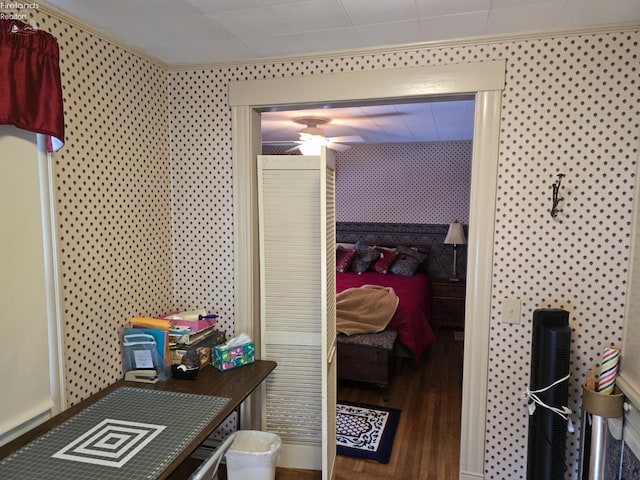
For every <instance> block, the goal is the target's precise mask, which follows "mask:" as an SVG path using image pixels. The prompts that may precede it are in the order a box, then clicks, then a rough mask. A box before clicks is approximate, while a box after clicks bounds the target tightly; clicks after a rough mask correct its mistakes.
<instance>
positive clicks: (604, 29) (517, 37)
mask: <svg viewBox="0 0 640 480" xmlns="http://www.w3.org/2000/svg"><path fill="white" fill-rule="evenodd" d="M627 31H640V22H629V23H622V24H610V25H602V26H592V27H581V28H574V29H563V30H544V31H532V32H526V33H516V34H513V33H510V34H500V35H480V36H476V37H463V38H454V39H446V40H433V41H429V42H416V43H406V44H398V45H389V46H384V47H365V48H358V49H349V50H333V51H326V52H319V53H306V54H298V55H287V56H281V57H257V58H251V59H246V60H244V59H243V60H229V61H224V62H208V63H189V64H178V63H173V64H169V65H168V70H169V71H170V72H171V71H186V70H202V69H208V68H233V67H245V66H249V65H251V66H254V65H266V64H283V63H291V62H298V61H310V60H328V59H336V58H346V57H356V56H358V57H362V56H373V55H384V54H395V53H403V52H406V51H418V50H429V49H434V48H447V47H462V46H474V45H487V44H494V43H511V42H518V41H524V40H539V39H544V38H557V37H573V36H580V35H597V34H605V33H620V32H627Z"/></svg>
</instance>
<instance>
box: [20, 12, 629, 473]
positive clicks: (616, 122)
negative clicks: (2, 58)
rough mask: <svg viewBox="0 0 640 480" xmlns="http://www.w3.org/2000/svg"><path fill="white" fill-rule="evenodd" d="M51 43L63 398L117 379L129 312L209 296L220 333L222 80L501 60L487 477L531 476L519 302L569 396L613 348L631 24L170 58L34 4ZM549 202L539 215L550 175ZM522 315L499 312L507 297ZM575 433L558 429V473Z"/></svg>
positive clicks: (624, 247) (621, 286)
mask: <svg viewBox="0 0 640 480" xmlns="http://www.w3.org/2000/svg"><path fill="white" fill-rule="evenodd" d="M31 15H32V17H33V20H34V22H35V23H36V24H37V26H38V28H43V29H46V30H47V31H50V32H51V33H52V34H53V35H54V36H56V38H57V39H58V42H59V44H60V50H61V68H62V76H63V89H64V92H63V93H64V101H65V121H66V129H67V141H66V145H65V147H64V148H63V150H62V151H61V152H59V153H57V154H54V156H53V169H54V176H55V204H56V209H57V213H56V215H57V217H56V226H57V229H58V248H59V254H60V268H61V271H60V276H61V288H62V291H61V296H62V314H63V319H62V320H63V336H64V348H65V375H66V379H67V385H66V396H67V399H68V400H69V402H70V403H75V402H77V401H78V400H80V399H81V398H85V397H87V396H88V395H90V394H91V393H93V392H95V391H96V390H98V389H99V388H100V387H102V386H104V385H106V384H108V383H111V382H112V381H113V380H115V379H116V378H118V377H119V376H120V375H121V367H120V358H119V355H120V353H119V351H120V350H119V330H120V329H121V328H122V327H123V326H124V325H125V324H126V322H127V321H128V319H129V318H130V317H131V316H133V315H139V314H157V313H160V312H164V311H167V310H169V309H171V308H190V307H199V306H206V307H207V308H211V309H215V310H217V311H219V312H220V314H221V315H222V317H223V322H222V325H223V327H224V328H225V329H226V330H227V332H231V331H233V325H234V312H233V300H232V299H233V242H232V227H233V215H232V206H233V196H232V180H233V171H232V151H231V133H232V131H231V113H230V108H229V106H228V104H227V91H228V85H229V82H230V81H233V80H242V79H258V78H272V77H275V78H278V77H286V76H296V75H321V74H327V73H334V72H345V71H355V70H357V71H367V70H378V69H390V68H404V67H412V66H421V65H441V64H451V63H461V62H479V61H483V60H494V59H502V58H503V59H506V61H507V70H506V86H505V90H504V93H503V98H502V100H503V106H502V112H501V126H500V150H499V167H498V192H497V199H496V225H495V253H494V261H493V285H492V295H493V299H492V310H491V333H490V345H489V348H490V369H489V378H490V379H491V381H490V382H489V391H488V411H487V426H486V443H485V451H486V461H485V478H487V479H496V480H498V479H524V478H525V477H526V472H525V469H526V448H527V443H526V438H527V413H526V408H525V405H524V402H523V400H522V399H521V398H520V394H521V392H522V390H523V389H524V388H525V387H526V385H527V383H528V376H529V370H530V364H529V355H530V336H531V313H532V311H533V310H534V309H535V308H540V307H562V308H565V309H567V310H568V311H569V312H570V322H571V327H572V348H571V372H572V377H571V379H570V384H569V385H570V401H569V407H570V408H572V409H573V410H574V412H576V413H575V414H574V415H573V419H574V423H575V424H576V431H577V432H579V431H580V425H579V418H580V417H579V409H580V385H581V383H582V382H583V381H584V374H585V372H586V370H587V369H588V368H595V367H597V364H598V359H599V356H600V353H601V351H602V348H603V347H604V346H605V345H607V344H609V343H620V341H621V335H622V323H623V312H624V305H625V289H626V282H627V274H628V260H629V244H630V230H631V219H632V215H631V208H632V197H633V185H634V177H635V174H636V173H635V172H636V163H637V159H638V132H639V131H640V125H639V119H640V115H639V112H638V110H639V108H640V87H639V81H640V74H639V72H638V64H639V62H638V52H639V51H640V48H639V45H638V42H639V41H640V33H639V32H619V33H599V34H592V35H573V36H571V35H566V36H562V35H559V36H557V37H555V38H540V39H526V40H519V41H508V42H507V41H505V42H499V43H486V44H484V43H478V44H471V45H457V46H451V47H444V46H438V47H433V48H423V49H418V48H411V49H407V50H405V51H402V50H398V51H393V52H385V53H376V54H358V55H354V56H340V57H335V58H314V59H309V60H305V59H296V60H287V61H282V62H270V63H260V64H255V65H241V66H235V65H227V66H212V67H202V68H201V67H199V68H192V69H176V70H172V69H166V68H164V67H162V66H158V65H156V64H154V63H152V62H150V61H149V60H146V59H143V58H140V57H139V56H137V55H136V54H134V53H131V52H128V51H126V50H123V49H122V48H121V47H118V46H115V45H113V44H111V43H109V42H108V41H106V40H103V39H101V38H99V37H97V36H96V35H93V34H90V33H87V32H85V31H83V30H81V29H79V28H78V27H75V26H72V25H69V24H67V23H64V22H62V21H60V20H57V19H55V18H52V17H50V16H48V15H45V14H44V13H42V12H38V11H36V12H35V13H32V14H31ZM558 173H564V174H565V175H566V177H565V178H564V180H563V183H562V190H561V196H562V197H563V199H564V200H563V201H562V202H561V204H560V208H561V211H560V213H559V215H558V216H557V217H556V218H552V217H551V215H550V214H549V210H550V208H551V184H552V183H553V182H554V181H555V180H556V177H557V174H558ZM509 297H518V298H520V299H521V301H522V316H521V323H520V324H518V325H512V324H503V323H501V322H500V314H499V312H500V308H501V303H502V300H503V299H504V298H509ZM579 440H580V439H579V435H578V434H577V433H576V434H569V435H568V448H567V473H566V478H567V479H569V478H573V477H575V476H576V475H577V469H578V452H579Z"/></svg>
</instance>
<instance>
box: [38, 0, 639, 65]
mask: <svg viewBox="0 0 640 480" xmlns="http://www.w3.org/2000/svg"><path fill="white" fill-rule="evenodd" d="M47 3H49V4H51V5H53V6H54V7H57V8H59V9H60V10H63V11H65V12H67V13H68V14H69V15H71V16H73V17H76V18H78V19H80V20H82V21H83V22H84V23H86V24H88V25H91V26H93V27H95V28H97V29H99V30H102V31H104V32H106V33H108V34H109V35H111V36H113V37H115V38H117V39H119V40H121V41H122V42H124V43H126V44H130V45H133V46H135V47H137V48H140V49H142V50H144V51H146V52H148V53H149V54H151V55H153V56H156V57H158V58H160V59H162V60H164V61H165V62H167V63H169V64H183V63H211V62H220V61H230V60H242V59H255V58H260V57H273V56H285V55H299V54H300V55H305V54H307V55H308V54H312V53H318V52H326V51H336V50H344V49H357V48H371V47H380V46H390V45H398V44H406V43H416V42H428V41H437V40H450V39H454V38H465V37H475V36H483V35H500V34H509V33H517V32H531V31H536V32H539V31H545V30H560V29H572V28H579V27H587V26H596V25H606V24H620V23H631V22H638V21H640V1H639V0H47Z"/></svg>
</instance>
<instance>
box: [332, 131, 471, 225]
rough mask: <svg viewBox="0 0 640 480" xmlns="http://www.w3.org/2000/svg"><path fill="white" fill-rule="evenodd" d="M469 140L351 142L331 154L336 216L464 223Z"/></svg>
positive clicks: (353, 219) (356, 219) (352, 219)
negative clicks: (383, 142) (341, 150)
mask: <svg viewBox="0 0 640 480" xmlns="http://www.w3.org/2000/svg"><path fill="white" fill-rule="evenodd" d="M471 147H472V144H471V142H468V141H467V142H430V143H413V144H399V143H389V144H380V145H353V146H351V148H349V149H348V150H345V151H344V152H338V153H337V154H336V214H337V220H338V221H339V222H387V223H424V224H449V223H451V222H453V221H454V220H458V221H459V222H461V223H463V224H465V225H466V224H468V223H469V194H470V188H471Z"/></svg>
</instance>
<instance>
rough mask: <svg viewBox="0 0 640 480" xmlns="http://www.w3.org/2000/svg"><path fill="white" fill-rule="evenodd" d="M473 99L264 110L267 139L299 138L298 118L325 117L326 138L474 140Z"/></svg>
mask: <svg viewBox="0 0 640 480" xmlns="http://www.w3.org/2000/svg"><path fill="white" fill-rule="evenodd" d="M473 114H474V101H473V100H466V99H465V100H459V101H446V102H445V101H442V102H439V101H429V102H425V103H406V104H400V105H373V106H359V107H348V108H331V109H327V108H324V109H313V110H304V111H300V110H292V111H281V112H263V113H262V138H263V140H265V141H272V142H274V141H285V142H287V141H292V140H298V135H297V133H296V132H297V131H298V130H300V129H302V128H304V125H301V124H299V123H296V122H294V120H293V119H294V118H297V117H324V118H327V119H329V122H328V123H326V124H324V125H320V128H321V129H322V130H324V134H325V136H326V137H342V136H354V135H355V136H360V137H362V140H363V142H364V143H409V142H436V141H447V140H470V139H471V138H472V137H473Z"/></svg>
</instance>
